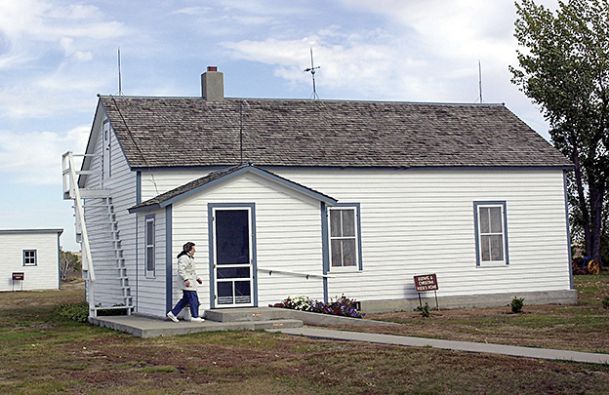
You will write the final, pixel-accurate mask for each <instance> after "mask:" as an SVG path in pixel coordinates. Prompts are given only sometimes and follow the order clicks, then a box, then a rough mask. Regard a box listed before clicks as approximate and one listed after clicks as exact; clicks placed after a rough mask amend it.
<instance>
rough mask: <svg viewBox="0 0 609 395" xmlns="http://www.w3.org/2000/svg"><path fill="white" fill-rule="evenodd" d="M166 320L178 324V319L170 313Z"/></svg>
mask: <svg viewBox="0 0 609 395" xmlns="http://www.w3.org/2000/svg"><path fill="white" fill-rule="evenodd" d="M167 318H169V319H170V320H172V321H173V322H180V320H178V317H176V316H175V315H173V313H172V312H171V311H170V312H169V313H167Z"/></svg>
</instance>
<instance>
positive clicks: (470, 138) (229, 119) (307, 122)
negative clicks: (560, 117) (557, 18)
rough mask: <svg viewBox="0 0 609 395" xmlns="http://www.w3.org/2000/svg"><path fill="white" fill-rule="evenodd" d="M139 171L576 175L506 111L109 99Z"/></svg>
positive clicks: (108, 108)
mask: <svg viewBox="0 0 609 395" xmlns="http://www.w3.org/2000/svg"><path fill="white" fill-rule="evenodd" d="M100 103H101V104H102V106H103V108H104V111H105V113H106V114H107V116H108V117H109V119H110V122H111V124H112V127H113V128H114V130H115V133H116V136H117V138H118V140H119V143H120V146H121V147H122V149H123V151H124V153H125V156H126V157H127V160H128V162H129V165H130V166H131V168H155V167H190V166H218V165H220V166H231V165H234V164H235V163H240V130H242V131H243V133H242V137H243V139H242V147H243V159H244V161H246V162H252V163H256V165H258V166H315V167H317V166H330V167H570V166H571V164H570V162H569V161H568V160H566V159H565V157H564V156H563V155H562V154H561V153H560V152H559V151H557V150H556V149H555V148H554V147H552V146H551V145H550V144H549V143H548V142H547V141H545V140H544V139H543V138H542V137H541V136H539V135H538V134H537V133H536V132H535V131H533V130H532V129H531V128H529V127H528V126H527V125H526V124H525V123H524V122H522V121H521V120H520V119H518V117H516V116H515V115H514V114H513V113H512V112H511V111H509V110H508V109H507V108H506V107H505V106H503V105H501V104H442V103H436V104H434V103H401V102H374V101H367V102H364V101H325V100H315V101H313V100H282V99H269V100H266V99H226V100H224V101H216V102H208V101H206V100H204V99H202V98H183V97H182V98H179V97H176V98H171V97H126V96H120V97H114V96H100Z"/></svg>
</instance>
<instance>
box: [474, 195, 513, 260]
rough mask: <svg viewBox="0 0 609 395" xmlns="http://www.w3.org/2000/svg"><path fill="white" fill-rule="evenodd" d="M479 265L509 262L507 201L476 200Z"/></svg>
mask: <svg viewBox="0 0 609 395" xmlns="http://www.w3.org/2000/svg"><path fill="white" fill-rule="evenodd" d="M474 206H475V210H476V215H475V218H476V238H477V240H476V243H477V246H478V248H477V254H478V256H477V262H478V265H485V264H507V263H508V261H507V242H506V240H507V235H506V229H507V228H506V223H505V221H506V213H505V202H496V203H495V202H493V203H490V202H489V203H485V202H476V203H474Z"/></svg>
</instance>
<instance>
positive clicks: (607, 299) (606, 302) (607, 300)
mask: <svg viewBox="0 0 609 395" xmlns="http://www.w3.org/2000/svg"><path fill="white" fill-rule="evenodd" d="M601 303H602V304H603V308H605V309H609V296H605V298H604V299H603V300H602V302H601Z"/></svg>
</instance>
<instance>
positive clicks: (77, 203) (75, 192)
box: [67, 152, 95, 282]
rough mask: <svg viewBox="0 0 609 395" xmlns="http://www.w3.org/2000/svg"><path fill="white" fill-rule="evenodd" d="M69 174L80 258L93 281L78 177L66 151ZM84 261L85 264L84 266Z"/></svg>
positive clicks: (93, 276) (72, 160) (72, 161)
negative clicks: (79, 238) (77, 226)
mask: <svg viewBox="0 0 609 395" xmlns="http://www.w3.org/2000/svg"><path fill="white" fill-rule="evenodd" d="M67 159H68V167H69V175H70V195H71V196H72V197H73V199H74V208H75V209H76V220H77V221H78V223H79V224H80V231H81V234H82V237H81V246H82V260H83V268H84V267H86V268H87V272H88V273H89V280H90V281H91V282H94V281H95V269H94V268H93V265H92V259H91V246H90V245H89V235H88V233H87V224H86V223H85V210H84V208H83V206H82V200H81V197H80V191H79V188H78V178H77V177H76V170H75V165H74V158H73V157H72V153H71V152H67ZM85 263H86V266H85Z"/></svg>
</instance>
